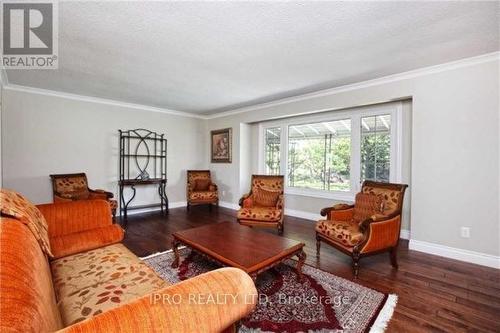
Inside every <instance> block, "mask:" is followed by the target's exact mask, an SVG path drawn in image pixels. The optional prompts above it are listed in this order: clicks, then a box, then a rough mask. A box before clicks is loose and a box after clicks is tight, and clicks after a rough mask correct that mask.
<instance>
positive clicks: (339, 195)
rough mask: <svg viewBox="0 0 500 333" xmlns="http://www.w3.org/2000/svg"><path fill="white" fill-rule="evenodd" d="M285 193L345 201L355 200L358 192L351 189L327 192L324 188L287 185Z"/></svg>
mask: <svg viewBox="0 0 500 333" xmlns="http://www.w3.org/2000/svg"><path fill="white" fill-rule="evenodd" d="M285 194H291V195H299V196H303V197H311V198H321V199H330V200H335V201H343V202H345V201H348V202H354V197H355V196H356V194H355V193H353V192H351V191H346V192H342V191H335V192H327V191H322V190H313V189H306V188H296V187H286V188H285Z"/></svg>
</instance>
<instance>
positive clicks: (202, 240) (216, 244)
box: [172, 222, 306, 281]
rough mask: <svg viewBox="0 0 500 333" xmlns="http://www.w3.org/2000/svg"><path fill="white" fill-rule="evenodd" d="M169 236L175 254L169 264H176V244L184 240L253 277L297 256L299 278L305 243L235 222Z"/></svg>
mask: <svg viewBox="0 0 500 333" xmlns="http://www.w3.org/2000/svg"><path fill="white" fill-rule="evenodd" d="M172 236H173V237H174V240H173V242H172V248H173V250H174V254H175V260H174V262H173V263H172V267H178V266H179V250H178V246H179V245H181V244H184V245H186V246H188V247H190V248H192V249H193V250H195V251H196V252H198V253H200V254H202V255H204V256H206V257H208V258H209V259H212V260H214V261H216V262H217V263H219V264H221V265H223V266H230V267H237V268H240V269H242V270H244V271H245V272H247V273H248V274H249V275H250V276H251V277H252V279H253V280H254V281H255V280H256V279H257V274H259V273H262V272H263V271H265V270H268V269H269V268H271V267H274V266H276V265H278V264H279V263H281V262H283V261H284V260H286V259H289V258H291V257H293V256H297V257H298V262H297V273H298V277H299V279H302V266H303V265H304V261H305V260H306V254H305V252H304V250H303V248H304V246H305V244H304V243H301V242H298V241H295V240H291V239H288V238H284V237H280V236H276V235H273V234H269V233H265V232H259V231H255V230H253V229H251V228H250V227H247V226H242V225H239V224H238V223H236V222H222V223H216V224H210V225H205V226H202V227H198V228H193V229H188V230H183V231H178V232H175V233H174V234H173V235H172Z"/></svg>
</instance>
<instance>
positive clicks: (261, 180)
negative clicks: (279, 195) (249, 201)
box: [252, 176, 284, 192]
mask: <svg viewBox="0 0 500 333" xmlns="http://www.w3.org/2000/svg"><path fill="white" fill-rule="evenodd" d="M283 186H284V181H283V176H265V177H259V176H253V177H252V191H253V190H254V189H255V188H262V189H264V190H267V191H280V192H283Z"/></svg>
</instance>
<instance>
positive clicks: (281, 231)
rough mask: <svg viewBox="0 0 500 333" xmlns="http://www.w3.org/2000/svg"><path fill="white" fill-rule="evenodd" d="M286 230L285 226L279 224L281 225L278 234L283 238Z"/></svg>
mask: <svg viewBox="0 0 500 333" xmlns="http://www.w3.org/2000/svg"><path fill="white" fill-rule="evenodd" d="M284 229H285V227H284V226H283V224H279V225H278V234H279V235H280V236H282V235H283V231H284Z"/></svg>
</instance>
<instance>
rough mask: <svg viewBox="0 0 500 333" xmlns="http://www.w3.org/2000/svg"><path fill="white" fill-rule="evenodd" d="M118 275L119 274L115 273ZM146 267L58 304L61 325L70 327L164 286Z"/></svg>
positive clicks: (73, 295)
mask: <svg viewBox="0 0 500 333" xmlns="http://www.w3.org/2000/svg"><path fill="white" fill-rule="evenodd" d="M117 273H118V272H117ZM167 286H168V283H166V282H165V280H163V279H162V278H160V277H159V276H158V275H157V274H156V273H155V272H154V271H153V269H151V268H150V267H149V266H147V265H145V264H143V265H141V266H140V267H139V269H137V270H135V271H133V272H129V273H127V274H123V275H121V276H120V277H117V278H115V279H112V280H109V281H107V282H104V283H100V284H94V285H91V286H89V287H86V288H83V289H81V290H80V291H79V292H75V293H73V294H71V295H69V296H66V297H64V298H63V299H61V300H60V301H59V304H58V305H59V308H60V310H61V315H62V320H63V323H64V325H66V326H67V325H72V324H75V323H77V322H80V321H82V320H85V319H87V318H90V317H92V316H96V315H98V314H100V313H102V312H105V311H108V310H110V309H113V308H116V307H118V306H120V305H122V304H125V303H128V302H131V301H134V300H136V299H137V298H139V297H141V296H144V295H147V294H149V293H151V292H154V291H156V290H159V289H161V288H164V287H167Z"/></svg>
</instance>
